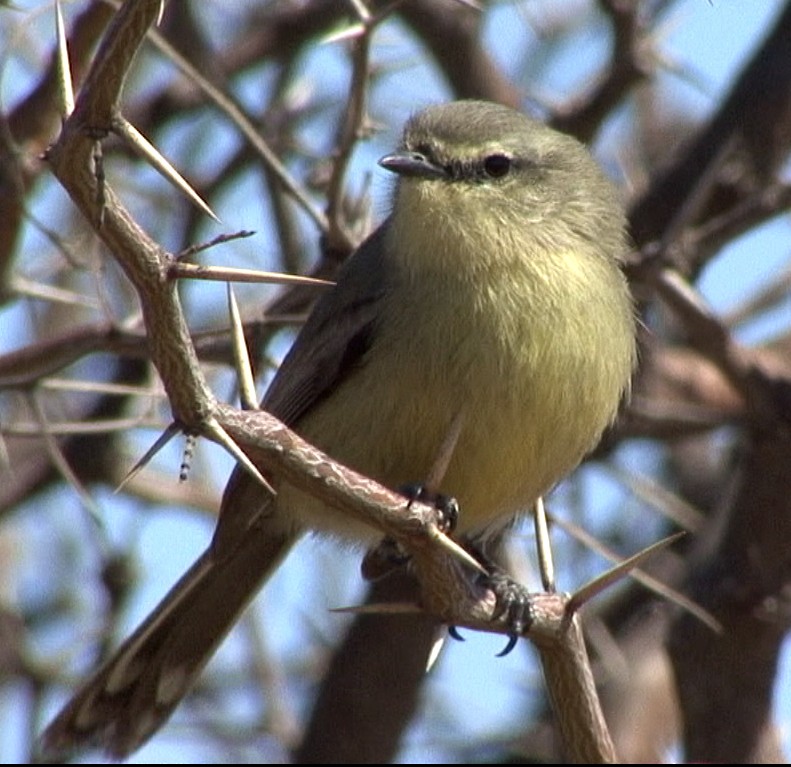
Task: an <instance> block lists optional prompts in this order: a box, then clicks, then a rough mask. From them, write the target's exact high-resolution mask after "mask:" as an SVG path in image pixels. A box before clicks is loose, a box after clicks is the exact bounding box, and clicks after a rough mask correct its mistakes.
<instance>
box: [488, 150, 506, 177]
mask: <svg viewBox="0 0 791 767" xmlns="http://www.w3.org/2000/svg"><path fill="white" fill-rule="evenodd" d="M483 169H484V171H486V175H487V176H491V177H492V178H502V177H503V176H507V175H508V171H510V170H511V158H510V157H508V156H507V155H504V154H490V155H489V156H488V157H487V158H486V159H485V160H484V161H483Z"/></svg>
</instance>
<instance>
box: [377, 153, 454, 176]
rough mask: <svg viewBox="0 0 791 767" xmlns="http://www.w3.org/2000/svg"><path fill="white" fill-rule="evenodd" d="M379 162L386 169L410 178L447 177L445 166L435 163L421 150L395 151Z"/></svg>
mask: <svg viewBox="0 0 791 767" xmlns="http://www.w3.org/2000/svg"><path fill="white" fill-rule="evenodd" d="M379 164H380V165H381V166H382V167H383V168H385V170H389V171H392V172H393V173H397V174H398V175H399V176H408V177H410V178H447V177H448V173H447V171H446V170H445V168H443V167H441V166H440V165H435V164H434V163H433V162H431V160H429V159H428V158H427V157H426V156H425V155H422V154H420V152H394V153H393V154H388V155H385V156H384V157H383V158H382V159H381V160H379Z"/></svg>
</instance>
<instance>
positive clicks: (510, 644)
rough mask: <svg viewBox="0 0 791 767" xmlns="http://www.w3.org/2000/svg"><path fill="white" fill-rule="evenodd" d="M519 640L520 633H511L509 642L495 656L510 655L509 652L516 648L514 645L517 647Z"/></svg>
mask: <svg viewBox="0 0 791 767" xmlns="http://www.w3.org/2000/svg"><path fill="white" fill-rule="evenodd" d="M518 641H519V634H509V635H508V644H506V646H505V647H503V649H502V650H500V652H498V653H497V655H495V656H494V657H495V658H504V657H505V656H506V655H508V653H510V652H511V650H513V649H514V647H516V643H517V642H518Z"/></svg>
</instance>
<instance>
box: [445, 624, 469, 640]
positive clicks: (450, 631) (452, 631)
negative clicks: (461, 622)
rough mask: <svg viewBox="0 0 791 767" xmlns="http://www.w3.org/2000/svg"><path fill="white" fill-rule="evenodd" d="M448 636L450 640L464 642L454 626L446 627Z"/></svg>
mask: <svg viewBox="0 0 791 767" xmlns="http://www.w3.org/2000/svg"><path fill="white" fill-rule="evenodd" d="M448 634H450V637H451V639H455V640H456V641H457V642H464V641H466V640H465V639H464V637H463V636H462V635H461V634H459V630H458V629H457V628H456V627H455V626H448Z"/></svg>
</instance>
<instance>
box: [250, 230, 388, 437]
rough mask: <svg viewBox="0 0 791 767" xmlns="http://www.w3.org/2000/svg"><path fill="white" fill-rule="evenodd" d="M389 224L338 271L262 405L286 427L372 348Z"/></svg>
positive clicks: (319, 398)
mask: <svg viewBox="0 0 791 767" xmlns="http://www.w3.org/2000/svg"><path fill="white" fill-rule="evenodd" d="M385 229H386V224H383V225H382V226H380V227H379V229H377V230H376V231H375V232H374V233H373V234H372V235H371V236H370V237H369V238H368V239H367V240H365V242H363V244H362V245H361V246H360V247H359V248H358V249H357V250H356V251H355V253H354V254H353V255H352V256H351V257H350V258H349V260H348V261H347V262H346V263H345V264H344V265H343V267H342V268H341V269H340V271H339V273H338V277H337V282H336V284H335V286H334V287H333V288H331V289H330V290H328V291H327V292H326V293H325V294H324V295H323V296H322V297H321V298H320V299H319V301H318V303H317V304H316V306H315V308H314V309H313V311H312V312H311V314H310V316H309V317H308V319H307V321H306V322H305V325H304V326H303V327H302V329H301V330H300V332H299V335H298V336H297V339H296V341H294V345H293V346H292V347H291V349H290V351H289V352H288V354H287V355H286V357H285V359H284V360H283V362H282V364H281V365H280V368H279V370H278V371H277V374H276V375H275V377H274V379H273V380H272V383H271V384H270V386H269V389H268V390H267V393H266V395H265V396H264V399H263V401H262V403H261V407H262V408H263V409H265V410H267V411H268V412H270V413H271V414H272V415H274V416H275V417H277V418H279V419H280V420H281V421H283V423H285V424H286V425H288V426H294V425H295V424H296V423H297V421H299V419H300V418H301V417H302V416H303V415H304V414H305V413H306V412H307V411H308V410H310V408H311V407H313V405H315V404H316V403H317V402H320V401H321V400H322V399H323V398H324V397H326V396H327V395H328V394H329V393H330V392H332V391H333V390H334V389H335V388H336V387H337V385H338V383H339V382H340V381H341V380H343V378H344V377H345V376H346V375H347V374H348V373H349V372H350V371H351V370H353V369H354V366H355V365H356V364H357V363H358V362H359V361H360V359H361V358H362V357H363V355H364V354H365V352H366V351H367V350H368V349H369V348H370V346H371V343H372V342H373V338H374V335H375V334H376V332H377V327H376V321H377V317H378V315H379V313H380V302H381V300H382V298H383V296H384V293H385V285H386V284H387V279H386V276H385V273H384V272H385V269H387V267H388V264H387V259H386V258H385V254H384V248H385Z"/></svg>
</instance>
